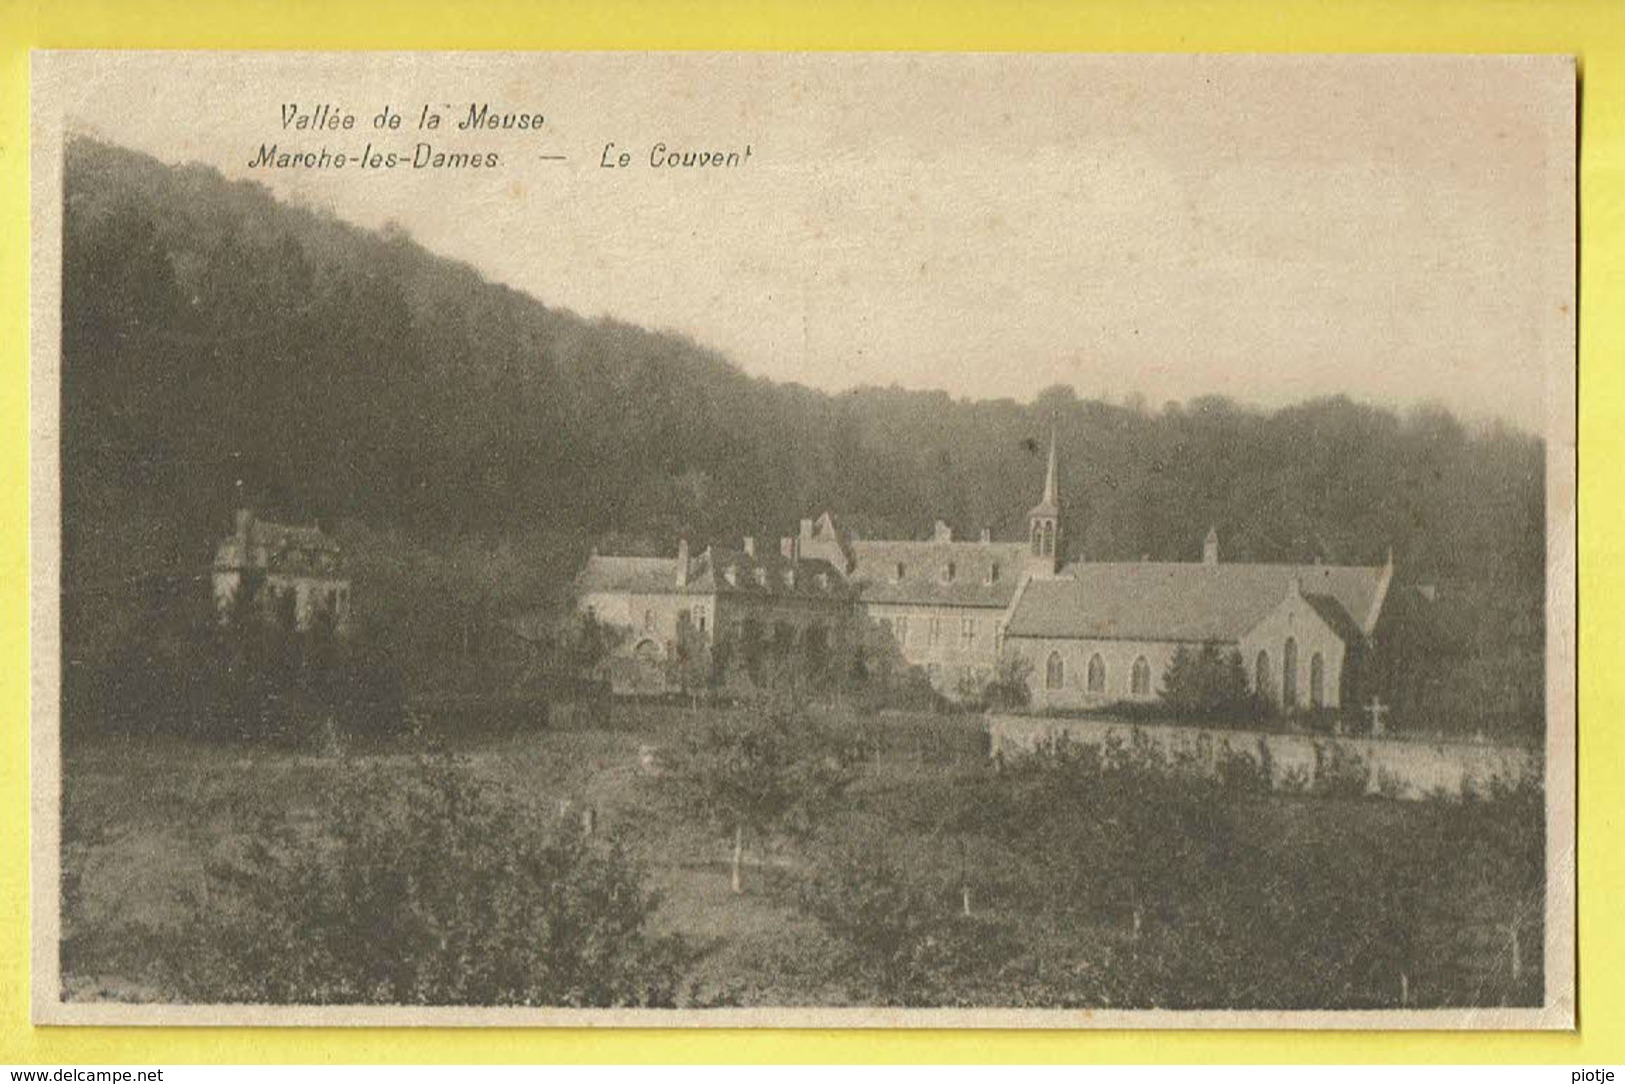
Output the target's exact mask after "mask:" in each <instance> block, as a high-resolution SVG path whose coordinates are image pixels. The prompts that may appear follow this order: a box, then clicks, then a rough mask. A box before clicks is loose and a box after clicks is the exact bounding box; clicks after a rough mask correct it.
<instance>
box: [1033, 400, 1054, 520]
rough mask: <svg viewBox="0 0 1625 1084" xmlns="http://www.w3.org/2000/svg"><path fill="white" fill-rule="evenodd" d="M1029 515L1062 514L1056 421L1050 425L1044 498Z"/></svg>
mask: <svg viewBox="0 0 1625 1084" xmlns="http://www.w3.org/2000/svg"><path fill="white" fill-rule="evenodd" d="M1027 514H1028V515H1029V516H1037V515H1048V516H1059V515H1060V514H1061V478H1060V471H1059V469H1058V467H1057V464H1056V455H1055V423H1054V422H1053V421H1052V422H1051V423H1050V427H1049V466H1048V467H1047V469H1046V470H1045V472H1044V499H1043V500H1041V501H1039V502H1038V504H1036V505H1035V506H1034V507H1033V510H1032V511H1031V512H1029V513H1027Z"/></svg>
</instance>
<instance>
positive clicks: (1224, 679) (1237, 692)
mask: <svg viewBox="0 0 1625 1084" xmlns="http://www.w3.org/2000/svg"><path fill="white" fill-rule="evenodd" d="M1158 696H1159V697H1160V699H1161V700H1162V702H1163V704H1164V705H1165V706H1166V707H1167V709H1168V710H1169V711H1171V712H1173V713H1174V714H1175V715H1179V716H1183V717H1187V718H1213V717H1232V718H1235V717H1251V716H1253V715H1256V714H1257V713H1258V704H1257V703H1255V701H1254V698H1253V695H1252V693H1251V692H1250V691H1249V690H1248V688H1247V668H1246V666H1245V664H1243V663H1242V661H1241V653H1240V652H1239V651H1234V650H1231V651H1221V650H1220V648H1219V645H1218V644H1213V643H1207V644H1203V645H1202V646H1201V648H1200V650H1197V651H1192V650H1191V649H1190V648H1188V647H1185V646H1181V647H1180V648H1179V650H1178V651H1176V652H1174V657H1173V658H1172V659H1171V660H1170V661H1169V663H1168V669H1167V670H1166V671H1165V672H1164V673H1163V675H1162V688H1161V689H1160V690H1159V692H1158Z"/></svg>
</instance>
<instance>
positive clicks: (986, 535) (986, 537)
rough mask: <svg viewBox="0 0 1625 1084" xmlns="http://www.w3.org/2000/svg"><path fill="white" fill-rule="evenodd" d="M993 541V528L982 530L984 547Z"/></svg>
mask: <svg viewBox="0 0 1625 1084" xmlns="http://www.w3.org/2000/svg"><path fill="white" fill-rule="evenodd" d="M991 541H993V528H992V527H983V528H982V545H984V546H985V545H987V544H988V543H989V542H991Z"/></svg>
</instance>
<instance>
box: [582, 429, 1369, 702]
mask: <svg viewBox="0 0 1625 1084" xmlns="http://www.w3.org/2000/svg"><path fill="white" fill-rule="evenodd" d="M1064 524H1065V515H1064V510H1063V508H1062V505H1061V496H1060V484H1059V463H1058V458H1057V448H1056V441H1055V437H1054V435H1053V434H1051V437H1050V444H1049V456H1048V461H1047V464H1046V469H1045V476H1044V483H1043V491H1042V495H1041V497H1040V499H1039V501H1038V503H1037V504H1036V505H1035V506H1034V507H1033V508H1032V510H1031V511H1030V512H1029V513H1028V514H1027V536H1026V540H1025V541H1023V542H996V541H994V540H993V539H992V537H991V534H990V532H988V531H986V530H983V531H982V532H981V533H980V535H979V537H977V538H975V539H958V538H955V537H954V533H953V530H952V529H951V528H950V527H949V526H948V525H947V524H945V523H943V522H941V521H938V522H937V524H936V526H935V528H934V530H933V532H932V535H931V537H930V538H928V539H908V540H879V539H863V538H858V537H855V536H854V535H852V534H850V533H848V532H843V531H841V530H840V529H839V527H838V526H837V524H836V521H835V519H834V517H833V516H832V515H831V514H830V513H828V512H825V513H824V514H823V515H822V516H820V517H819V518H818V519H817V520H812V519H804V520H802V521H801V524H800V529H799V531H798V533H797V534H795V535H791V536H787V537H785V538H782V539H780V540H779V545H778V547H777V548H776V549H759V548H758V546H757V544H756V541H755V539H753V538H746V539H744V540H743V541H742V543H741V544H740V546H739V547H737V548H727V549H724V548H710V547H708V548H707V549H705V550H704V551H703V552H701V553H699V554H691V553H690V552H689V547H688V543H687V541H686V540H680V541H679V542H678V545H677V554H676V556H675V557H670V558H642V557H611V556H601V555H598V554H594V555H593V556H592V557H590V558H589V559H588V561H587V565H586V567H585V568H584V569H583V570H582V572H581V574H580V576H579V577H578V578H577V582H576V596H577V599H578V605H579V606H580V608H581V609H582V610H583V611H584V612H587V613H590V614H592V615H593V616H595V617H596V618H598V619H599V620H601V621H604V622H607V623H609V624H611V625H614V626H617V627H620V628H621V629H623V630H624V631H625V632H626V637H625V639H624V642H623V645H622V647H621V649H620V650H619V651H618V652H617V655H618V658H617V659H616V660H613V662H614V663H615V665H613V666H612V669H611V673H612V681H613V684H614V686H615V688H616V690H617V691H619V692H637V691H657V690H659V689H660V688H661V687H662V685H663V684H666V683H669V680H670V679H669V676H667V675H668V674H669V670H670V668H669V666H665V665H663V664H665V663H669V662H670V661H671V660H672V658H673V657H674V655H675V654H676V653H677V652H679V651H680V650H682V649H683V648H682V645H685V644H687V645H690V646H693V645H703V646H704V647H705V649H706V650H707V652H709V653H714V654H715V655H717V656H720V657H741V658H743V659H745V660H746V661H747V662H748V661H750V660H751V659H753V658H754V657H755V655H756V654H759V653H761V652H762V651H763V650H764V645H772V646H775V647H777V648H780V649H786V648H797V649H801V650H804V651H806V653H807V654H808V656H809V657H812V658H814V659H817V658H819V657H820V656H823V657H829V656H830V655H831V653H832V652H834V651H837V650H839V649H840V648H841V647H843V646H850V645H851V643H852V642H853V641H852V638H853V637H862V638H863V642H864V643H865V644H869V643H872V642H874V640H875V639H876V638H878V639H879V641H880V642H881V644H882V646H883V647H884V648H885V649H886V650H888V651H890V652H892V653H894V655H895V657H896V658H897V659H898V660H900V661H901V662H902V663H903V664H904V665H906V666H908V667H918V668H919V669H920V670H921V671H922V672H923V673H924V674H925V675H926V677H927V678H928V679H929V681H930V683H931V685H932V687H933V688H935V689H936V690H937V691H938V692H939V693H941V694H943V695H944V696H947V697H950V698H962V699H971V698H974V697H976V696H977V695H978V693H979V691H980V690H983V689H985V688H986V686H987V684H988V683H989V682H990V681H992V680H994V678H995V676H996V675H999V674H1001V673H1005V674H1014V675H1019V676H1020V677H1021V679H1022V680H1024V681H1025V682H1026V683H1027V691H1028V702H1029V704H1030V706H1031V708H1032V709H1034V710H1038V711H1044V710H1068V709H1088V708H1099V707H1107V706H1110V705H1113V704H1120V703H1133V702H1150V701H1154V700H1155V699H1156V697H1157V690H1158V688H1159V685H1160V683H1161V678H1162V675H1163V674H1164V673H1165V672H1166V671H1167V668H1168V666H1169V664H1170V663H1171V662H1172V661H1173V659H1174V656H1175V654H1176V653H1177V652H1178V651H1179V649H1180V648H1182V647H1184V648H1188V649H1192V650H1195V649H1199V648H1201V647H1202V646H1203V645H1207V644H1212V645H1216V646H1217V647H1219V648H1220V649H1221V650H1223V651H1226V652H1229V651H1235V652H1238V653H1239V654H1240V655H1241V658H1242V660H1243V664H1244V666H1245V668H1246V671H1247V676H1248V681H1249V683H1250V685H1251V688H1252V691H1253V692H1255V693H1256V694H1258V695H1260V696H1262V697H1265V698H1267V699H1268V700H1269V701H1270V702H1271V703H1273V704H1275V705H1277V706H1279V707H1280V708H1282V709H1283V710H1286V711H1294V710H1303V709H1317V710H1318V709H1335V708H1338V707H1339V706H1341V704H1342V703H1343V700H1344V699H1345V696H1346V690H1347V686H1348V681H1349V678H1350V677H1351V675H1352V673H1353V671H1354V669H1355V663H1356V661H1357V659H1358V658H1359V656H1360V654H1361V653H1362V652H1363V651H1364V650H1365V648H1366V647H1367V646H1368V645H1369V644H1370V642H1371V637H1372V634H1373V632H1374V630H1375V628H1376V624H1377V620H1378V617H1379V615H1380V614H1381V612H1382V607H1383V602H1384V599H1385V597H1386V595H1387V593H1388V588H1389V584H1390V583H1391V581H1392V579H1393V571H1394V570H1393V561H1392V559H1391V558H1390V559H1389V560H1388V561H1387V562H1385V563H1384V564H1382V565H1379V566H1359V565H1327V564H1320V563H1312V564H1301V565H1300V564H1257V563H1248V562H1225V561H1223V560H1221V559H1220V555H1219V538H1218V534H1217V532H1216V531H1213V530H1210V531H1209V532H1208V535H1207V538H1206V540H1205V543H1204V545H1203V549H1202V556H1201V559H1200V560H1199V561H1195V560H1193V561H1184V562H1181V561H1089V560H1076V561H1072V562H1070V563H1065V562H1063V560H1062V554H1063V553H1064V552H1065V549H1064V530H1065V526H1064Z"/></svg>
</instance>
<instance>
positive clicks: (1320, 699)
mask: <svg viewBox="0 0 1625 1084" xmlns="http://www.w3.org/2000/svg"><path fill="white" fill-rule="evenodd" d="M1309 703H1310V704H1311V705H1313V706H1314V707H1317V708H1323V707H1325V706H1326V660H1325V659H1323V658H1321V657H1320V652H1318V651H1317V652H1315V653H1314V654H1313V655H1311V656H1309Z"/></svg>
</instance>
